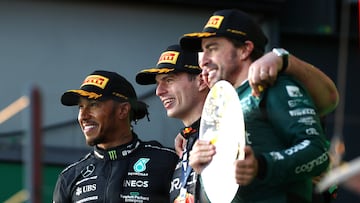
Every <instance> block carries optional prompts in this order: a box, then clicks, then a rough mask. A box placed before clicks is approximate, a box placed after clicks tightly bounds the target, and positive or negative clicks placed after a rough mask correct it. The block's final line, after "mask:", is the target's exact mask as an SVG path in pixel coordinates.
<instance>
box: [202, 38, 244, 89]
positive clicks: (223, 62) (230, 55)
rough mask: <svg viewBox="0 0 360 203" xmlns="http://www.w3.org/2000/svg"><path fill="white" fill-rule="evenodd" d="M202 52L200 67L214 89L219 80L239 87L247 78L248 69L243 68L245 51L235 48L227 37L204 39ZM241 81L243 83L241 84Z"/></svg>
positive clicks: (207, 81) (207, 82) (205, 78)
mask: <svg viewBox="0 0 360 203" xmlns="http://www.w3.org/2000/svg"><path fill="white" fill-rule="evenodd" d="M202 50H203V52H201V53H199V65H200V67H201V69H202V76H203V80H204V81H205V83H206V84H207V85H208V86H209V87H212V86H213V85H214V84H215V83H216V82H217V81H219V80H227V81H229V82H230V83H231V84H232V85H234V86H238V85H239V84H238V83H241V82H242V81H244V80H245V79H246V78H247V69H245V68H243V65H244V64H245V63H244V62H242V60H243V59H245V58H244V54H243V53H244V49H243V48H241V47H235V46H234V45H233V43H232V42H231V41H229V40H228V39H226V38H225V37H210V38H204V39H202ZM239 81H241V82H239Z"/></svg>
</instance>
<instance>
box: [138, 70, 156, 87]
mask: <svg viewBox="0 0 360 203" xmlns="http://www.w3.org/2000/svg"><path fill="white" fill-rule="evenodd" d="M156 75H157V73H149V72H140V73H138V74H137V75H136V78H135V79H136V82H137V83H138V84H140V85H151V84H155V83H156V80H155V77H156Z"/></svg>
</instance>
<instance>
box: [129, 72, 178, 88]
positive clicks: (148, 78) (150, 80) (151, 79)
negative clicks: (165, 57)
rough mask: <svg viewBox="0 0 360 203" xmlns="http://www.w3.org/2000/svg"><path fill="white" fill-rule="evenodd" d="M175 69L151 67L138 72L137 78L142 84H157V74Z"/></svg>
mask: <svg viewBox="0 0 360 203" xmlns="http://www.w3.org/2000/svg"><path fill="white" fill-rule="evenodd" d="M173 71H175V69H174V68H149V69H145V70H142V71H141V72H139V73H138V74H136V77H135V80H136V82H137V83H138V84H140V85H150V84H156V79H155V77H156V75H158V74H165V73H170V72H173Z"/></svg>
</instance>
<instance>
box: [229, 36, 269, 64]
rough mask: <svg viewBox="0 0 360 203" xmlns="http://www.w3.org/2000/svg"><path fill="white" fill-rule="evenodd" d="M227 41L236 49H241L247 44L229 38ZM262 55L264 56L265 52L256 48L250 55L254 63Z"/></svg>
mask: <svg viewBox="0 0 360 203" xmlns="http://www.w3.org/2000/svg"><path fill="white" fill-rule="evenodd" d="M227 39H228V40H229V41H230V42H231V43H232V44H233V45H234V47H236V48H239V47H242V46H244V45H245V43H244V42H243V41H241V40H239V39H234V38H229V37H227ZM262 55H264V51H263V50H259V49H257V48H256V47H254V49H253V51H252V52H251V54H250V58H251V60H252V61H255V60H256V59H258V58H260V57H261V56H262Z"/></svg>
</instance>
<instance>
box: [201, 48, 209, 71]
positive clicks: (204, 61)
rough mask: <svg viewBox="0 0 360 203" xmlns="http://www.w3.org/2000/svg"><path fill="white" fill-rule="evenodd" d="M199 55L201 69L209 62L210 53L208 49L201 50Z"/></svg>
mask: <svg viewBox="0 0 360 203" xmlns="http://www.w3.org/2000/svg"><path fill="white" fill-rule="evenodd" d="M198 57H199V66H200V67H201V69H203V68H205V67H206V65H207V64H208V63H209V57H208V54H207V53H206V51H204V52H199V54H198Z"/></svg>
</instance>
